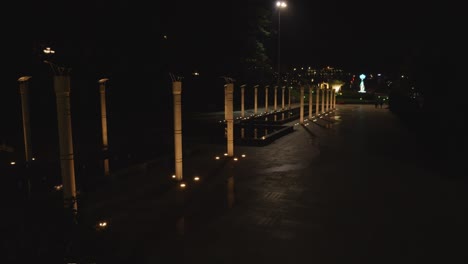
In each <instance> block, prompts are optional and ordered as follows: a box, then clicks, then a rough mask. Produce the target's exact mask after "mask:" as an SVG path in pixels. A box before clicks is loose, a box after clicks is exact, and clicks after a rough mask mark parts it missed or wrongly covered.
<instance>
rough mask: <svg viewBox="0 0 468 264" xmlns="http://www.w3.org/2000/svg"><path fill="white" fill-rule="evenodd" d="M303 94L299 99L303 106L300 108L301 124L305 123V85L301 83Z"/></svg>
mask: <svg viewBox="0 0 468 264" xmlns="http://www.w3.org/2000/svg"><path fill="white" fill-rule="evenodd" d="M300 89H301V95H300V97H301V98H300V99H299V102H300V106H301V108H300V109H299V123H300V124H301V125H303V124H304V86H302V85H301V88H300Z"/></svg>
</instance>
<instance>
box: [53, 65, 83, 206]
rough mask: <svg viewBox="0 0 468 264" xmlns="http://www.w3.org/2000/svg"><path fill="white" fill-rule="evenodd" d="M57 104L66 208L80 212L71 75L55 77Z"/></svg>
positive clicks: (62, 74) (62, 73)
mask: <svg viewBox="0 0 468 264" xmlns="http://www.w3.org/2000/svg"><path fill="white" fill-rule="evenodd" d="M54 88H55V95H56V103H57V121H58V136H59V145H60V169H61V174H62V187H63V188H62V190H63V198H64V206H65V208H67V209H72V210H73V211H74V212H75V213H76V212H77V210H78V205H77V201H76V198H77V197H76V183H75V161H74V155H73V136H72V123H71V112H70V90H71V88H70V75H69V74H68V73H64V72H60V74H57V75H55V76H54Z"/></svg>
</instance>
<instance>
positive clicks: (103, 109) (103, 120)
mask: <svg viewBox="0 0 468 264" xmlns="http://www.w3.org/2000/svg"><path fill="white" fill-rule="evenodd" d="M108 80H109V79H107V78H104V79H100V80H99V81H98V83H99V93H100V95H101V131H102V150H103V151H104V152H106V153H105V154H106V156H107V151H108V149H109V143H108V139H107V110H106V109H107V108H106V82H107V81H108ZM104 175H105V176H109V175H110V173H109V159H108V158H107V157H105V158H104Z"/></svg>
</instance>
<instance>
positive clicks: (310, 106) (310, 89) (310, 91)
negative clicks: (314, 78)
mask: <svg viewBox="0 0 468 264" xmlns="http://www.w3.org/2000/svg"><path fill="white" fill-rule="evenodd" d="M310 119H312V85H311V86H309V120H310Z"/></svg>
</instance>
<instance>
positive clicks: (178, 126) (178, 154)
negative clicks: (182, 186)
mask: <svg viewBox="0 0 468 264" xmlns="http://www.w3.org/2000/svg"><path fill="white" fill-rule="evenodd" d="M172 94H173V97H174V154H175V176H176V180H178V181H182V179H183V177H182V101H181V98H182V82H180V81H174V82H172Z"/></svg>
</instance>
